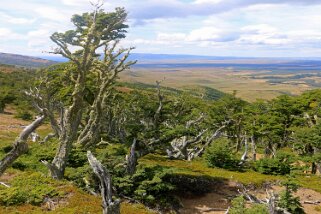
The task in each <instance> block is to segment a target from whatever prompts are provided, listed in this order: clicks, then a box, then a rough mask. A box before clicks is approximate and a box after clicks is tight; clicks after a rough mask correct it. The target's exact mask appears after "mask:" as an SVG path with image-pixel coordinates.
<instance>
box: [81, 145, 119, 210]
mask: <svg viewBox="0 0 321 214" xmlns="http://www.w3.org/2000/svg"><path fill="white" fill-rule="evenodd" d="M87 158H88V161H89V164H90V166H91V168H92V169H93V171H94V173H95V174H96V176H97V177H98V178H99V180H100V191H101V197H102V207H103V214H120V201H119V200H115V201H113V198H112V183H111V175H110V174H109V172H108V171H107V169H106V168H105V167H104V166H103V165H102V164H101V163H100V162H99V161H98V160H97V159H96V158H95V157H94V156H93V155H92V153H91V152H90V151H88V152H87Z"/></svg>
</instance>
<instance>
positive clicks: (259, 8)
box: [0, 0, 321, 57]
mask: <svg viewBox="0 0 321 214" xmlns="http://www.w3.org/2000/svg"><path fill="white" fill-rule="evenodd" d="M92 1H93V2H95V1H97V0H92ZM0 2H1V8H0V52H6V53H17V54H24V55H33V56H42V55H48V52H49V51H50V50H52V49H53V48H54V47H55V46H54V44H53V43H52V42H51V41H50V39H49V37H50V35H51V34H52V33H54V32H56V31H58V32H63V31H66V30H68V29H72V28H73V25H72V23H71V22H70V18H71V16H72V15H73V14H81V13H83V12H87V11H91V10H92V9H93V8H92V6H91V4H90V3H89V0H0ZM119 6H122V7H125V8H126V10H127V11H128V13H129V17H128V21H127V22H128V24H129V26H130V28H129V29H128V34H127V38H126V39H124V40H123V41H122V43H121V45H122V46H123V47H129V46H134V47H136V49H135V52H137V53H155V54H192V55H208V56H241V57H248V56H251V57H321V13H320V11H321V0H106V1H105V4H104V9H105V10H106V11H112V10H113V9H114V8H115V7H119Z"/></svg>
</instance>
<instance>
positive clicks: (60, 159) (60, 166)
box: [43, 95, 82, 180]
mask: <svg viewBox="0 0 321 214" xmlns="http://www.w3.org/2000/svg"><path fill="white" fill-rule="evenodd" d="M78 96H81V95H78ZM81 106H82V98H81V97H78V99H75V100H74V104H73V105H72V106H71V107H70V109H69V110H68V111H66V113H65V116H64V122H63V124H65V127H63V131H62V135H61V136H60V137H59V141H60V144H59V148H58V150H57V152H56V155H55V158H54V160H53V161H52V163H48V162H47V161H43V163H44V164H45V165H46V166H47V167H48V169H49V172H50V175H51V177H52V178H54V179H58V180H60V179H63V177H64V173H65V169H66V166H67V161H68V158H69V154H70V152H71V150H72V146H73V143H74V142H75V141H76V139H77V131H78V127H79V125H80V122H81V116H82V109H81Z"/></svg>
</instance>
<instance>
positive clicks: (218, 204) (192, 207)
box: [180, 182, 238, 214]
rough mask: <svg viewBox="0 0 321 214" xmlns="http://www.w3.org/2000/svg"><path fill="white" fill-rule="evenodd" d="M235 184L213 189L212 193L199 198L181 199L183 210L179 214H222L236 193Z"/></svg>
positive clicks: (226, 184) (230, 183)
mask: <svg viewBox="0 0 321 214" xmlns="http://www.w3.org/2000/svg"><path fill="white" fill-rule="evenodd" d="M237 189H238V188H237V184H236V183H235V182H228V183H224V184H221V185H217V186H215V187H213V192H211V193H208V194H206V195H204V196H201V197H199V196H198V197H192V196H189V197H182V198H181V203H182V205H183V208H182V209H180V213H181V214H201V213H206V214H221V213H222V214H224V213H225V212H226V211H225V210H226V209H227V208H228V207H229V206H230V201H231V199H232V198H234V197H235V196H236V195H237V194H238V192H237Z"/></svg>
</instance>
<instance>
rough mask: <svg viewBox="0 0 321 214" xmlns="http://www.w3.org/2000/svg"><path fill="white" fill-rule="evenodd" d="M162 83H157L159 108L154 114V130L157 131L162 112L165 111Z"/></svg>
mask: <svg viewBox="0 0 321 214" xmlns="http://www.w3.org/2000/svg"><path fill="white" fill-rule="evenodd" d="M160 84H161V82H160V81H156V87H157V96H158V108H157V110H156V112H155V114H154V121H153V125H154V129H155V130H157V129H158V126H159V119H160V116H161V112H162V109H163V100H164V96H163V95H162V93H161V87H160Z"/></svg>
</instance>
